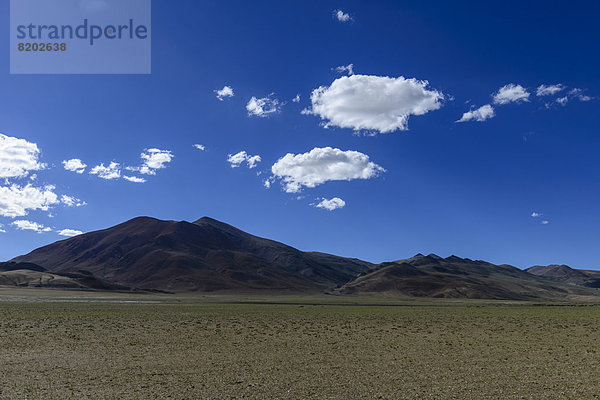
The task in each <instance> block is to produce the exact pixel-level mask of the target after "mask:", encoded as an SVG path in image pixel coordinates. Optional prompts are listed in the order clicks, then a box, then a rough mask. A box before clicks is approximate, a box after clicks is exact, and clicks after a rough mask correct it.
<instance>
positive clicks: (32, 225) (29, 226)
mask: <svg viewBox="0 0 600 400" xmlns="http://www.w3.org/2000/svg"><path fill="white" fill-rule="evenodd" d="M11 225H14V226H16V227H17V229H19V230H21V231H34V232H37V233H42V232H51V231H52V228H48V227H45V226H44V225H42V224H38V223H37V222H32V221H27V220H24V219H22V220H17V221H14V222H13V223H12V224H11Z"/></svg>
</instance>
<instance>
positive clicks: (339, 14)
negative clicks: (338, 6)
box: [333, 10, 352, 22]
mask: <svg viewBox="0 0 600 400" xmlns="http://www.w3.org/2000/svg"><path fill="white" fill-rule="evenodd" d="M333 15H334V17H335V18H337V20H338V21H340V22H348V21H351V20H352V17H350V14H348V13H345V12H343V11H342V10H335V11H334V12H333Z"/></svg>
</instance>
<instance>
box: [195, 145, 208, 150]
mask: <svg viewBox="0 0 600 400" xmlns="http://www.w3.org/2000/svg"><path fill="white" fill-rule="evenodd" d="M194 148H196V149H198V150H200V151H204V150H206V147H205V146H204V145H201V144H195V145H194Z"/></svg>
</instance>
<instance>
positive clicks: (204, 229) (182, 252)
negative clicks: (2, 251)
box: [13, 217, 373, 292]
mask: <svg viewBox="0 0 600 400" xmlns="http://www.w3.org/2000/svg"><path fill="white" fill-rule="evenodd" d="M13 261H16V262H31V263H35V264H38V265H40V266H42V267H44V268H46V269H47V270H48V271H51V272H58V273H64V272H74V271H79V270H82V271H87V272H90V273H92V274H94V275H95V276H96V277H98V278H99V279H102V280H105V281H108V282H113V283H117V284H121V285H126V286H132V287H137V288H143V289H162V290H173V291H196V290H198V291H228V290H238V291H244V290H250V291H251V290H261V289H270V290H274V291H294V292H321V291H323V290H326V289H328V288H332V287H335V286H338V285H341V284H343V283H345V282H348V281H349V280H351V279H352V278H353V277H355V276H356V275H357V274H358V273H360V272H362V271H365V270H366V269H368V268H370V267H372V266H373V265H372V264H369V263H367V262H363V261H360V260H354V259H346V258H342V257H336V256H332V255H327V254H321V253H305V252H301V251H299V250H297V249H294V248H292V247H289V246H286V245H284V244H282V243H278V242H275V241H272V240H267V239H263V238H259V237H256V236H253V235H250V234H248V233H245V232H243V231H241V230H239V229H236V228H234V227H232V226H230V225H227V224H224V223H222V222H219V221H216V220H214V219H211V218H207V217H205V218H201V219H199V220H198V221H196V222H194V223H189V222H174V221H161V220H157V219H153V218H147V217H140V218H135V219H133V220H131V221H128V222H125V223H123V224H120V225H117V226H115V227H112V228H109V229H106V230H102V231H97V232H91V233H88V234H84V235H80V236H76V237H73V238H70V239H67V240H63V241H60V242H57V243H54V244H51V245H49V246H45V247H42V248H40V249H37V250H34V251H33V252H31V253H29V254H27V255H25V256H21V257H17V258H16V259H15V260H13Z"/></svg>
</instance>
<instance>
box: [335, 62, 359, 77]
mask: <svg viewBox="0 0 600 400" xmlns="http://www.w3.org/2000/svg"><path fill="white" fill-rule="evenodd" d="M332 70H334V71H335V72H337V73H338V74H345V73H347V74H348V75H354V64H348V65H340V66H339V67H335V68H332Z"/></svg>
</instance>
